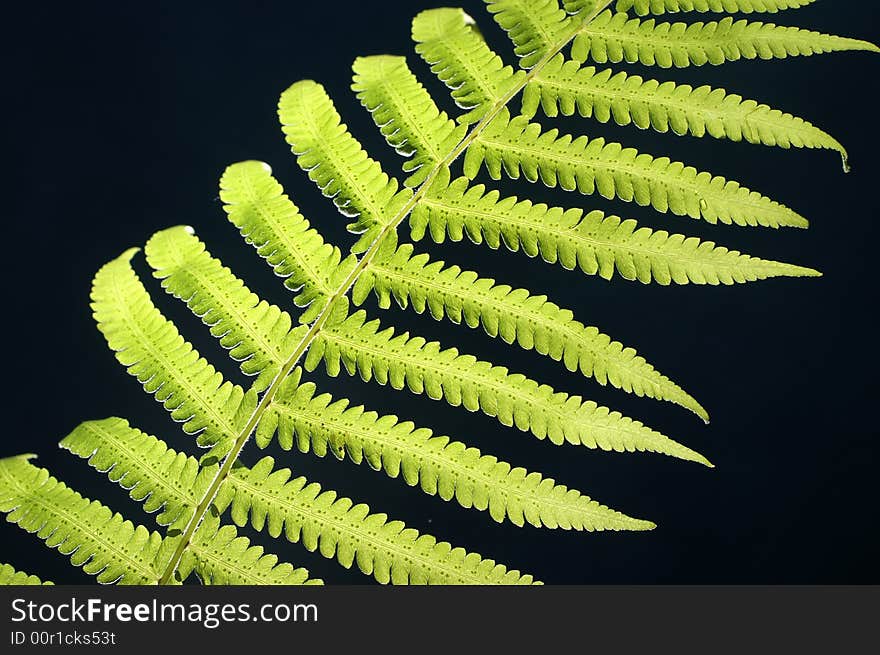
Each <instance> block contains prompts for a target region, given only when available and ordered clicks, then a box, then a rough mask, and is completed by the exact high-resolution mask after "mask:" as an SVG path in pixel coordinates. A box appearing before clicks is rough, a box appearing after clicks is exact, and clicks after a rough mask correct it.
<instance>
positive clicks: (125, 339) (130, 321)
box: [92, 249, 256, 445]
mask: <svg viewBox="0 0 880 655" xmlns="http://www.w3.org/2000/svg"><path fill="white" fill-rule="evenodd" d="M136 252H137V249H131V250H128V251H126V252H125V253H123V254H122V255H121V256H120V257H118V258H117V259H115V260H113V261H112V262H110V263H109V264H106V265H105V266H104V267H103V268H102V269H101V270H100V271H98V274H97V275H96V276H95V281H94V284H93V286H92V309H93V311H94V315H95V320H96V321H97V323H98V329H99V330H101V332H102V333H103V334H104V337H105V338H106V339H107V343H108V345H109V346H110V348H111V349H112V350H114V351H115V352H116V359H118V360H119V362H120V363H121V364H122V365H123V366H125V367H126V368H127V370H128V373H129V374H130V375H132V376H134V377H136V378H137V379H138V381H139V382H141V383H142V384H143V385H144V390H145V391H147V393H150V394H151V395H155V397H156V400H158V401H159V402H161V403H162V404H163V405H164V407H165V409H166V410H168V411H169V412H170V413H171V417H172V418H173V419H174V420H176V421H179V422H182V423H183V430H184V432H186V433H187V434H198V443H199V444H200V445H212V444H214V443H217V442H218V441H220V440H222V439H223V438H224V437H226V438H229V437H231V436H234V435H236V434H237V433H238V431H239V430H240V429H241V428H242V427H243V425H244V422H245V420H246V419H247V416H248V415H249V414H250V413H251V412H252V411H253V409H254V407H255V406H256V394H255V393H254V392H252V391H249V392H245V391H244V389H242V388H241V387H239V386H238V385H235V384H232V383H231V382H226V381H224V380H223V376H222V375H221V374H220V373H219V372H217V371H216V370H215V369H214V367H213V366H211V365H210V364H209V363H208V362H207V361H205V360H204V359H203V358H202V357H201V356H200V355H199V353H198V351H196V350H195V349H194V348H193V347H192V346H191V345H190V344H189V343H188V342H187V341H185V340H184V339H183V337H181V336H180V334H179V333H178V331H177V328H176V327H174V324H173V323H171V322H170V321H168V320H167V319H166V318H165V317H164V316H162V314H161V313H160V312H159V310H158V309H156V307H155V306H154V305H153V303H152V301H151V300H150V296H149V294H148V293H147V290H146V289H144V287H143V285H142V284H141V282H140V280H138V277H137V275H136V274H135V272H134V270H133V269H132V267H131V258H132V257H133V256H134V254H135V253H136Z"/></svg>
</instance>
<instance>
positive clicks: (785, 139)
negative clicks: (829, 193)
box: [522, 55, 846, 163]
mask: <svg viewBox="0 0 880 655" xmlns="http://www.w3.org/2000/svg"><path fill="white" fill-rule="evenodd" d="M539 107H540V108H541V109H542V110H543V112H544V114H546V115H547V116H549V117H551V118H552V117H555V116H557V115H558V114H560V113H561V114H562V115H564V116H571V115H572V114H574V112H575V111H577V112H578V113H579V114H580V115H581V116H583V117H585V118H590V117H592V118H595V119H596V120H598V121H599V122H600V123H607V122H608V121H610V120H611V119H612V118H613V119H614V121H615V122H616V123H617V124H618V125H630V124H634V125H636V126H637V127H640V128H642V129H647V128H649V127H650V128H653V129H655V130H656V131H658V132H663V133H665V132H668V131H670V130H672V132H674V133H675V134H678V135H683V134H691V135H693V136H697V137H701V136H704V135H706V134H709V135H710V136H712V137H715V138H716V139H730V140H731V141H742V140H745V141H748V142H749V143H761V144H764V145H768V146H780V147H782V148H790V147H792V146H794V147H796V148H826V149H829V150H836V151H837V152H839V153H840V155H841V157H842V158H843V161H844V163H845V162H846V150H845V149H844V148H843V146H842V145H840V143H838V142H837V140H836V139H834V138H833V137H832V136H830V135H829V134H827V133H825V132H823V131H822V130H820V129H819V128H817V127H815V126H813V125H812V124H810V123H808V122H807V121H805V120H803V119H802V118H798V117H796V116H792V115H791V114H787V113H784V112H782V111H779V110H778V109H772V108H771V107H768V106H767V105H765V104H758V103H757V102H755V101H754V100H744V99H743V98H742V96H739V95H736V94H728V93H727V92H726V91H724V89H713V88H712V87H709V86H701V87H698V88H694V87H692V86H690V85H689V84H675V83H674V82H660V81H658V80H651V79H648V80H645V79H643V78H641V77H640V76H638V75H627V74H626V73H624V72H620V73H616V74H615V73H614V72H613V71H611V70H609V69H605V70H601V71H599V70H596V68H594V67H592V66H589V67H587V68H580V65H579V64H578V63H577V62H575V61H565V59H564V58H563V57H562V55H559V56H557V57H554V58H553V59H552V60H551V61H550V62H549V63H548V64H547V65H546V66H545V67H544V68H542V69H541V71H540V73H538V74H537V75H536V76H535V77H534V78H533V79H532V80H531V81H530V82H529V83H528V84H527V85H526V88H525V90H524V93H523V105H522V113H523V115H525V116H526V117H527V118H531V117H532V116H534V115H535V113H536V112H537V110H538V108H539Z"/></svg>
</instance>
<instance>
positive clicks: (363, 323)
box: [304, 310, 705, 463]
mask: <svg viewBox="0 0 880 655" xmlns="http://www.w3.org/2000/svg"><path fill="white" fill-rule="evenodd" d="M322 360H323V361H324V364H325V367H326V369H327V373H328V375H331V376H336V375H338V374H339V372H340V370H342V368H343V366H344V369H345V370H346V371H347V372H348V374H349V375H355V374H359V375H360V376H361V378H362V379H364V380H366V381H369V380H375V381H376V382H378V383H379V384H383V385H384V384H390V386H391V387H392V388H394V389H403V388H407V389H408V390H409V391H411V392H412V393H415V394H421V393H424V394H426V395H427V396H428V397H429V398H432V399H434V400H439V399H443V400H445V401H446V402H447V403H448V404H450V405H452V406H453V407H458V406H462V407H464V408H465V409H467V410H469V411H471V412H475V411H477V410H480V411H482V412H483V413H484V414H486V415H487V416H490V417H493V418H495V419H497V420H498V421H499V422H500V423H501V424H502V425H506V426H508V427H512V426H516V428H517V429H518V430H520V431H523V432H531V433H532V434H533V435H534V436H535V437H537V438H538V439H545V438H546V439H549V440H550V442H551V443H553V444H556V445H560V444H563V443H565V442H568V443H572V444H576V445H583V446H586V447H588V448H601V449H602V450H616V451H618V452H623V451H637V450H638V451H648V452H654V453H661V454H665V455H669V456H671V457H678V458H680V459H685V460H690V461H697V462H703V463H705V459H704V458H703V456H702V455H700V454H699V453H696V452H694V451H693V450H691V449H690V448H687V447H685V446H682V445H681V444H679V443H678V442H676V441H673V440H672V439H670V438H669V437H666V436H664V435H662V434H660V433H659V432H656V431H654V430H651V429H650V428H648V427H646V426H644V425H642V424H641V423H639V422H638V421H633V420H632V419H629V418H626V417H624V416H622V415H621V414H620V413H618V412H611V411H609V410H608V409H606V408H605V407H601V406H599V405H596V403H594V402H591V401H584V400H582V399H581V398H580V397H579V396H569V395H567V394H565V393H561V392H554V391H553V389H552V388H550V387H549V386H547V385H545V384H538V383H537V382H535V381H534V380H530V379H529V378H527V377H525V376H524V375H521V374H519V373H509V372H508V371H507V369H506V368H504V367H503V366H493V365H492V364H490V363H488V362H483V361H479V360H478V359H476V358H475V357H473V356H472V355H461V354H459V352H458V350H457V349H455V348H448V349H446V350H442V349H441V346H440V344H439V343H437V342H436V341H430V342H428V341H425V339H423V338H421V337H412V338H410V336H409V334H408V333H406V332H404V333H402V334H398V335H396V336H395V335H394V329H393V328H387V329H384V330H380V326H379V321H377V320H372V321H367V318H366V313H365V312H364V311H363V310H360V311H358V312H355V313H354V314H352V315H350V316H349V317H347V318H346V319H344V320H342V321H340V322H338V323H334V324H332V325H330V324H328V325H327V327H325V329H324V330H323V331H322V334H321V335H320V336H318V337H317V338H316V339H315V341H314V342H313V344H312V347H311V348H310V349H309V353H308V356H307V357H306V360H305V364H304V367H305V369H306V370H307V371H313V370H314V369H315V368H316V367H317V366H318V364H319V362H321V361H322Z"/></svg>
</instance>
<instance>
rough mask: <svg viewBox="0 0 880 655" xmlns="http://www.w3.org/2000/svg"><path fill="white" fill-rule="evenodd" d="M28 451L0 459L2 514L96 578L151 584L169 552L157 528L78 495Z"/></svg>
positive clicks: (159, 573) (0, 507)
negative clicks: (139, 522) (41, 465)
mask: <svg viewBox="0 0 880 655" xmlns="http://www.w3.org/2000/svg"><path fill="white" fill-rule="evenodd" d="M33 457H34V455H21V456H18V457H8V458H6V459H0V512H4V513H5V514H7V517H6V520H7V521H9V522H10V523H14V524H16V525H18V526H19V527H21V528H22V529H24V530H27V531H28V532H31V533H35V534H36V535H37V537H39V538H40V539H42V540H43V541H45V542H46V545H47V546H48V547H49V548H57V549H58V551H59V552H60V553H62V554H64V555H70V561H71V563H72V564H73V565H74V566H77V567H82V569H83V571H85V572H86V573H88V574H89V575H94V576H96V577H97V580H98V582H103V583H111V582H112V583H118V584H156V583H157V582H158V580H159V578H160V576H161V574H162V567H163V566H164V564H165V562H166V561H167V559H168V556H169V555H170V552H169V548H168V546H169V544H166V543H165V542H163V539H162V537H161V536H160V535H159V533H158V532H150V531H149V530H147V529H146V528H145V527H143V526H141V525H137V526H136V525H134V524H132V523H131V521H126V520H125V519H124V518H123V517H122V516H121V515H119V514H114V513H113V512H112V511H111V510H109V509H108V508H107V507H105V506H104V505H102V504H101V503H100V502H98V501H96V500H95V501H90V500H88V499H87V498H83V497H82V496H81V495H80V494H78V493H77V492H76V491H74V490H72V489H70V488H68V487H67V486H66V485H65V484H64V483H63V482H59V481H58V480H56V479H55V478H53V477H52V476H51V475H50V474H49V471H47V470H46V469H41V468H37V467H36V466H34V465H33V464H31V463H30V461H29V460H30V459H32V458H33Z"/></svg>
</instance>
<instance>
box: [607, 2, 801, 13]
mask: <svg viewBox="0 0 880 655" xmlns="http://www.w3.org/2000/svg"><path fill="white" fill-rule="evenodd" d="M815 1H816V0H617V11H629V10H630V9H632V10H633V11H634V12H635V13H636V14H637V15H639V16H647V15H648V14H654V15H655V16H659V15H661V14H665V13H671V14H675V13H678V12H680V11H699V12H704V13H705V12H709V11H713V12H715V13H728V14H734V13H737V12H739V13H742V14H751V13H753V12H754V13H759V12H763V13H768V14H775V13H776V12H778V11H783V10H784V9H799V8H801V7H806V6H807V5H811V4H813V3H814V2H815Z"/></svg>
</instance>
